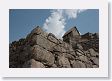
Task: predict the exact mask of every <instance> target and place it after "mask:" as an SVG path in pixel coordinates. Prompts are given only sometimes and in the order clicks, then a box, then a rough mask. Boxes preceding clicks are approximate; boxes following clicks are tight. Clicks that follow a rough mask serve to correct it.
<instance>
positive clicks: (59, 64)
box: [9, 27, 99, 68]
mask: <svg viewBox="0 0 112 81" xmlns="http://www.w3.org/2000/svg"><path fill="white" fill-rule="evenodd" d="M98 43H99V42H98ZM84 44H85V43H84ZM93 44H94V42H93ZM86 45H87V44H85V45H83V42H81V43H77V44H75V45H71V44H69V43H66V42H64V41H62V40H61V39H57V38H56V36H55V35H53V34H52V33H49V34H48V33H46V32H44V31H43V30H42V29H41V28H40V27H36V28H35V29H33V30H32V31H31V33H30V34H29V35H27V37H26V38H24V39H20V40H19V41H14V42H12V43H11V44H10V47H9V67H10V68H98V67H99V52H98V51H96V50H95V49H94V48H93V47H92V46H91V47H88V46H87V47H88V48H87V49H86V50H85V47H86ZM97 48H99V47H97Z"/></svg>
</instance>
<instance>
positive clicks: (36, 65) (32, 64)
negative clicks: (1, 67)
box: [23, 59, 45, 68]
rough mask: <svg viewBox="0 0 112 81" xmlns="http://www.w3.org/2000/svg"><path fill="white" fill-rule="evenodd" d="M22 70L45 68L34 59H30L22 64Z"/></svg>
mask: <svg viewBox="0 0 112 81" xmlns="http://www.w3.org/2000/svg"><path fill="white" fill-rule="evenodd" d="M23 68H45V66H44V65H43V64H42V63H41V62H38V61H35V60H34V59H31V60H29V61H27V62H25V63H24V64H23Z"/></svg>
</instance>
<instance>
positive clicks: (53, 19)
mask: <svg viewBox="0 0 112 81" xmlns="http://www.w3.org/2000/svg"><path fill="white" fill-rule="evenodd" d="M83 11H85V10H81V9H57V10H51V15H50V16H49V17H48V18H47V19H46V20H45V23H44V25H43V28H44V29H45V30H46V31H47V32H48V33H53V34H54V35H56V36H57V37H58V38H61V37H62V36H63V34H64V33H65V25H66V20H67V19H76V18H77V15H78V14H79V13H81V12H83Z"/></svg>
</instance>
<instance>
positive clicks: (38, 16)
mask: <svg viewBox="0 0 112 81" xmlns="http://www.w3.org/2000/svg"><path fill="white" fill-rule="evenodd" d="M49 16H51V10H50V9H11V10H10V11H9V42H12V41H15V40H19V39H20V38H24V37H26V36H27V34H28V33H30V32H31V30H32V29H33V28H35V27H36V26H40V27H43V24H44V23H45V22H46V19H48V17H49ZM65 22H66V24H65V27H64V30H65V31H67V30H69V29H70V28H72V27H74V26H76V27H77V29H78V30H79V31H80V33H81V34H84V33H86V32H92V33H94V32H99V10H98V9H88V10H85V11H83V12H81V13H80V14H78V15H77V17H76V18H75V19H73V18H71V19H66V20H65Z"/></svg>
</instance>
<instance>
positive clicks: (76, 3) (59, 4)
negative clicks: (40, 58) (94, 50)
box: [0, 0, 108, 77]
mask: <svg viewBox="0 0 112 81" xmlns="http://www.w3.org/2000/svg"><path fill="white" fill-rule="evenodd" d="M9 9H99V68H9ZM0 10H1V15H0V21H1V23H0V28H1V29H0V37H1V38H2V39H1V40H0V41H1V42H0V49H1V50H0V51H1V53H0V55H1V56H0V65H2V66H1V67H0V74H1V76H2V77H108V3H107V1H106V0H93V1H91V0H84V1H82V0H68V1H64V0H56V1H55V0H35V1H33V0H27V1H25V0H23V1H20V0H10V1H7V0H2V1H1V3H0Z"/></svg>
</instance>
